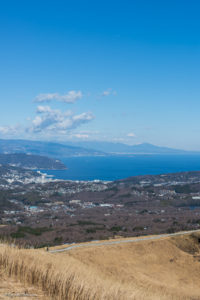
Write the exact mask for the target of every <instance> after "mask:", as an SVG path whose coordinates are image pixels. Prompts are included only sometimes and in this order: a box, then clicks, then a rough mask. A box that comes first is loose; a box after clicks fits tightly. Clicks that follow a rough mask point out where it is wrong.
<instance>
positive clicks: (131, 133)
mask: <svg viewBox="0 0 200 300" xmlns="http://www.w3.org/2000/svg"><path fill="white" fill-rule="evenodd" d="M127 136H128V137H132V138H133V137H136V135H135V133H134V132H129V133H128V134H127Z"/></svg>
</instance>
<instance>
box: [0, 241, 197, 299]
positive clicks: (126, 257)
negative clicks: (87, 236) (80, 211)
mask: <svg viewBox="0 0 200 300" xmlns="http://www.w3.org/2000/svg"><path fill="white" fill-rule="evenodd" d="M199 258H200V251H199V241H198V237H195V235H188V236H179V237H174V238H164V239H161V240H154V241H142V242H136V243H127V244H118V245H109V246H108V245H106V246H96V247H88V248H87V247H86V248H77V249H73V250H71V251H68V252H62V253H56V254H51V253H48V252H45V251H44V250H25V249H16V248H10V247H9V246H3V247H1V248H0V266H1V269H2V270H5V272H6V274H7V276H9V277H12V278H17V279H18V280H20V281H21V282H23V283H28V284H31V285H34V286H37V287H39V288H40V289H43V290H44V291H46V292H47V293H48V295H49V296H48V297H49V298H48V299H50V298H52V299H60V300H61V299H70V300H76V299H77V300H78V299H83V300H85V299H87V300H90V299H91V300H93V299H99V300H103V299H105V300H106V299H109V300H110V299H111V300H112V299H116V300H119V299H123V300H124V299H135V300H140V299H155V300H156V299H180V300H182V299H183V300H184V299H191V300H195V299H196V300H197V299H200V284H199V278H200V262H199Z"/></svg>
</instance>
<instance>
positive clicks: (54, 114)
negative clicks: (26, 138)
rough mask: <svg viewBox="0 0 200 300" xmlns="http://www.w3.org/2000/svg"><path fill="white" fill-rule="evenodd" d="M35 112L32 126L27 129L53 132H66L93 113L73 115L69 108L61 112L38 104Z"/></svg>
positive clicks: (92, 117)
mask: <svg viewBox="0 0 200 300" xmlns="http://www.w3.org/2000/svg"><path fill="white" fill-rule="evenodd" d="M36 112H37V115H36V117H35V118H34V119H33V120H32V126H31V127H30V128H29V131H31V132H33V133H41V132H52V133H55V134H66V133H67V132H68V131H69V130H72V129H75V128H77V127H79V126H81V125H82V124H84V123H88V122H90V121H91V120H93V119H94V115H93V114H92V113H91V112H84V113H82V114H78V115H75V114H73V113H72V112H71V111H69V110H67V111H64V112H62V111H61V110H59V109H52V108H51V107H49V106H38V107H37V111H36Z"/></svg>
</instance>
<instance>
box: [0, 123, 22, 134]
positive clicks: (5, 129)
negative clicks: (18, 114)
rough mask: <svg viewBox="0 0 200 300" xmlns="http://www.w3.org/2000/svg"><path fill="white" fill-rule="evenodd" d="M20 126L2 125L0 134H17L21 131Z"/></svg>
mask: <svg viewBox="0 0 200 300" xmlns="http://www.w3.org/2000/svg"><path fill="white" fill-rule="evenodd" d="M19 130H20V126H19V125H16V126H0V134H2V135H15V134H17V133H18V132H19Z"/></svg>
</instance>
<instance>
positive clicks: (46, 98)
mask: <svg viewBox="0 0 200 300" xmlns="http://www.w3.org/2000/svg"><path fill="white" fill-rule="evenodd" d="M82 97H83V94H82V92H81V91H75V90H72V91H69V92H68V93H67V94H64V95H60V94H59V93H52V94H50V93H47V94H39V95H38V96H37V97H36V98H35V102H41V103H42V102H50V101H52V100H56V101H61V102H65V103H74V102H75V101H76V100H79V99H81V98H82Z"/></svg>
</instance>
